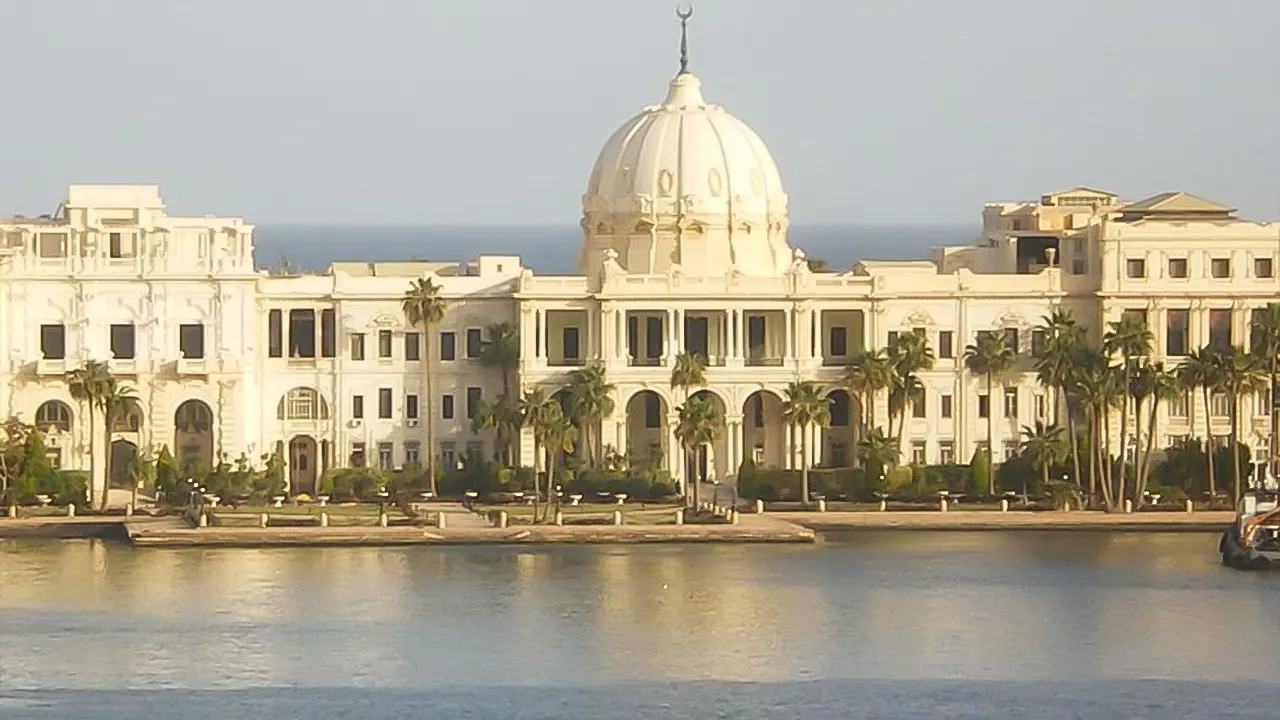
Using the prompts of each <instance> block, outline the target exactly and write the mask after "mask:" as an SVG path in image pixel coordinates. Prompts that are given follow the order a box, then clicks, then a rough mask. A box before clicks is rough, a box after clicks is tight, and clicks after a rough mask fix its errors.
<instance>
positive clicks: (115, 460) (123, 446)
mask: <svg viewBox="0 0 1280 720" xmlns="http://www.w3.org/2000/svg"><path fill="white" fill-rule="evenodd" d="M137 454H138V446H137V445H135V444H134V443H131V442H129V441H128V440H112V441H111V476H110V477H109V478H108V482H109V483H110V485H111V487H118V488H129V487H131V485H130V483H129V464H130V463H132V462H133V458H134V457H135V456H136V455H137Z"/></svg>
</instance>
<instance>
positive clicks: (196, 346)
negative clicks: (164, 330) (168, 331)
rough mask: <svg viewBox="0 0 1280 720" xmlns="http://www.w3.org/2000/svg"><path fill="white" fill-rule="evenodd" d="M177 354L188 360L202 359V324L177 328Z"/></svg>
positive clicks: (187, 324) (186, 324) (191, 324)
mask: <svg viewBox="0 0 1280 720" xmlns="http://www.w3.org/2000/svg"><path fill="white" fill-rule="evenodd" d="M178 352H179V353H181V354H182V357H184V358H186V359H188V360H199V359H201V358H203V357H204V324H203V323H184V324H182V325H179V326H178Z"/></svg>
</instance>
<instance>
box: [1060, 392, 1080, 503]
mask: <svg viewBox="0 0 1280 720" xmlns="http://www.w3.org/2000/svg"><path fill="white" fill-rule="evenodd" d="M1062 397H1063V401H1064V403H1065V404H1066V406H1067V413H1066V419H1065V422H1066V423H1067V442H1069V443H1071V470H1072V472H1074V473H1075V479H1076V490H1077V491H1079V490H1082V489H1083V487H1082V486H1081V479H1080V445H1079V441H1078V439H1077V438H1076V420H1075V416H1074V415H1073V414H1072V412H1071V410H1072V408H1071V401H1070V400H1067V396H1066V393H1065V392H1064V393H1063V395H1062Z"/></svg>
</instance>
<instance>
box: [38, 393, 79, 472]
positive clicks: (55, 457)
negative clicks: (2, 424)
mask: <svg viewBox="0 0 1280 720" xmlns="http://www.w3.org/2000/svg"><path fill="white" fill-rule="evenodd" d="M73 420H74V416H73V415H72V413H71V406H70V405H68V404H66V403H64V402H62V401H61V400H49V401H48V402H45V403H43V404H42V405H40V407H38V408H36V420H35V426H36V428H37V429H39V430H40V432H42V433H44V435H45V438H44V442H45V448H46V454H47V455H48V457H49V464H50V465H51V466H52V467H53V468H54V469H55V470H56V469H59V468H61V467H62V462H63V460H64V458H63V456H62V449H63V447H64V446H65V445H66V443H67V442H68V440H69V439H70V436H71V425H72V422H73Z"/></svg>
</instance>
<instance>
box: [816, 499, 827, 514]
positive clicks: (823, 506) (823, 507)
mask: <svg viewBox="0 0 1280 720" xmlns="http://www.w3.org/2000/svg"><path fill="white" fill-rule="evenodd" d="M826 511H827V500H826V498H818V512H826Z"/></svg>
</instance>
